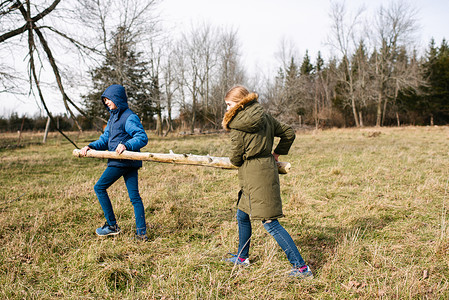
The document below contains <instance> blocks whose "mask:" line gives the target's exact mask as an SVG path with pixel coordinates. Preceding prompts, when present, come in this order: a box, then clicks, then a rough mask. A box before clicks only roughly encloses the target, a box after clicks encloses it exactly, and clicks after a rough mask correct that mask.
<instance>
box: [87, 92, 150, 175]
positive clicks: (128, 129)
mask: <svg viewBox="0 0 449 300" xmlns="http://www.w3.org/2000/svg"><path fill="white" fill-rule="evenodd" d="M103 98H108V99H109V100H111V101H112V102H114V104H115V105H116V106H117V109H114V110H110V109H109V108H108V107H107V106H106V104H105V103H104V102H103V104H104V105H105V107H106V109H107V110H108V111H109V113H110V114H111V116H110V117H109V120H108V124H107V125H106V128H105V130H104V133H103V134H102V135H101V136H100V137H99V139H98V140H97V141H95V142H92V143H90V144H89V147H90V148H92V149H95V150H108V151H115V149H116V148H117V146H118V145H119V144H123V145H125V147H126V150H129V151H137V152H139V151H140V149H141V148H142V147H144V146H145V145H146V144H147V143H148V137H147V134H146V133H145V130H144V129H143V126H142V123H141V122H140V119H139V117H138V116H137V115H136V114H135V113H133V111H132V110H131V109H129V107H128V97H127V96H126V92H125V88H124V87H123V86H121V85H118V84H113V85H111V86H109V87H108V88H107V89H106V90H105V91H104V93H103V95H101V101H103ZM108 166H113V167H131V168H140V167H142V161H140V160H127V159H108Z"/></svg>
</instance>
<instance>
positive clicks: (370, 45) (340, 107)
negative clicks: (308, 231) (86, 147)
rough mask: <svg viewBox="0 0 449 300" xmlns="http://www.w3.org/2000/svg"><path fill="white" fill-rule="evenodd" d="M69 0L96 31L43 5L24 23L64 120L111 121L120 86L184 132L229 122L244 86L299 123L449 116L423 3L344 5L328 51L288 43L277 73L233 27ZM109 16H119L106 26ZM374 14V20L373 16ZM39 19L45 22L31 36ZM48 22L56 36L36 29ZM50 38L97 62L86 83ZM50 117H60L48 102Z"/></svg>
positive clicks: (132, 1)
mask: <svg viewBox="0 0 449 300" xmlns="http://www.w3.org/2000/svg"><path fill="white" fill-rule="evenodd" d="M30 2H39V1H30V0H29V1H24V2H23V3H21V2H20V1H4V2H3V3H2V4H1V6H0V12H1V14H0V16H2V18H3V19H5V17H6V16H7V17H9V18H11V20H13V19H14V18H13V17H14V13H15V12H17V11H19V12H21V14H22V15H25V16H26V15H29V16H31V15H32V12H33V6H32V5H30V4H31V3H30ZM59 2H60V1H54V2H53V3H52V4H51V5H50V6H49V7H48V8H47V9H46V10H44V11H45V12H47V13H46V15H45V18H50V16H53V15H54V16H55V17H58V15H57V14H56V12H57V11H58V7H59V6H60V5H61V4H60V3H59ZM67 3H70V5H72V6H70V5H69V7H61V11H64V12H66V15H65V17H66V19H68V16H71V18H70V20H72V22H74V20H75V21H76V20H77V21H80V25H79V26H84V28H85V29H86V30H87V29H89V28H90V30H91V32H92V36H89V35H88V34H85V35H84V36H75V35H74V33H73V32H63V31H62V29H59V28H53V27H50V26H49V25H45V26H44V25H39V26H38V25H37V23H38V22H41V21H42V20H43V19H44V17H42V16H43V14H42V13H41V12H39V13H38V12H37V11H36V16H40V19H37V18H34V19H33V18H32V17H31V18H28V19H26V18H25V19H26V20H28V21H27V22H26V24H28V27H27V26H25V28H24V29H23V32H26V31H27V30H28V32H29V39H28V41H30V39H31V41H33V38H36V35H37V36H38V38H39V40H40V41H41V44H42V45H43V46H42V47H41V48H39V47H38V46H37V45H36V43H34V42H28V48H29V51H28V53H29V58H30V59H32V58H33V57H36V56H37V54H35V52H38V51H39V49H41V51H43V52H44V53H46V54H47V57H48V60H49V62H50V63H49V64H50V66H52V69H53V71H54V73H55V74H56V81H57V85H58V87H59V90H60V91H61V94H62V97H61V98H62V101H63V102H64V105H65V107H66V109H67V113H66V117H67V118H71V119H72V121H68V124H72V127H73V128H71V129H78V130H82V129H84V130H85V129H91V128H101V127H102V125H103V124H104V122H105V121H106V120H107V118H108V114H107V111H106V109H105V108H104V107H103V104H102V103H101V101H100V95H101V93H102V92H103V91H104V89H105V88H106V87H107V86H109V85H110V84H113V83H119V84H122V85H124V86H125V88H126V89H127V93H128V97H129V103H130V106H131V108H132V109H133V110H134V111H135V112H136V113H137V114H138V116H139V117H140V118H141V120H142V122H143V124H144V126H145V127H146V129H151V130H155V131H156V133H157V134H167V133H168V132H170V131H172V130H175V129H176V130H180V131H188V132H192V133H193V132H196V131H204V130H218V129H220V124H221V118H222V116H223V114H224V112H225V109H226V108H225V105H224V102H223V98H224V95H225V93H226V91H227V90H228V89H229V88H231V87H232V86H233V85H235V84H244V85H246V86H247V87H249V88H250V89H251V90H254V91H256V92H257V93H259V95H260V98H259V99H260V100H259V101H260V102H261V103H262V104H263V105H264V106H265V107H266V109H267V110H268V111H269V112H270V113H271V114H273V115H274V116H275V117H277V118H279V119H281V120H283V121H284V122H287V123H289V124H291V125H293V126H297V127H299V126H310V127H315V128H322V127H333V126H337V127H350V126H356V127H363V126H393V125H394V126H400V125H403V124H413V125H426V124H429V125H433V124H447V123H448V121H449V48H448V45H447V42H446V40H444V39H443V40H442V41H441V43H439V44H436V42H435V41H434V40H431V41H429V44H428V46H427V47H426V49H420V48H418V46H415V34H416V33H417V31H418V21H417V20H416V11H415V10H414V9H413V8H412V7H411V6H409V5H408V4H407V3H406V2H401V1H395V2H391V3H390V5H389V6H387V7H383V6H381V7H379V9H378V10H377V11H376V13H375V14H374V17H371V18H369V17H368V16H367V13H366V12H365V11H363V10H359V11H357V12H355V14H352V15H350V14H349V13H350V12H348V11H347V10H346V8H345V6H344V4H342V3H337V2H334V3H333V4H332V7H331V10H330V14H329V15H330V19H331V24H332V25H331V28H330V30H329V35H328V40H327V47H329V48H330V49H331V50H332V51H331V55H330V56H329V57H327V58H324V57H323V56H322V54H321V53H322V52H321V51H319V52H318V53H317V55H316V57H315V58H311V57H310V56H309V53H308V51H307V50H306V52H305V54H304V55H302V56H301V55H300V54H299V51H297V50H296V49H295V47H294V46H291V45H290V46H287V43H281V45H280V46H279V47H280V51H279V54H278V56H279V57H278V62H279V68H278V70H277V71H276V72H275V74H260V73H259V74H248V72H247V70H246V69H245V64H244V62H243V61H242V53H241V43H240V41H239V36H238V31H237V30H235V29H227V28H220V27H215V26H212V25H210V24H208V23H197V24H196V25H192V26H191V27H189V28H186V29H185V30H183V31H182V32H181V34H180V35H178V36H174V35H172V34H171V31H170V30H167V29H164V28H162V27H160V26H158V25H157V24H158V22H157V21H158V16H155V15H154V11H155V10H156V7H157V2H156V1H139V0H126V1H118V2H117V1H114V0H108V1H107V0H104V1H95V2H92V1H84V0H83V1H78V2H75V1H68V2H66V4H65V5H68V4H67ZM13 4H14V5H15V6H7V5H13ZM19 4H21V5H22V6H20V5H19ZM114 4H116V5H117V6H114ZM36 7H38V6H35V7H34V10H36ZM73 7H76V8H78V9H79V10H80V11H81V12H82V13H79V14H77V15H70V13H72V12H73V11H75V10H73ZM114 7H115V8H117V9H116V10H115V11H114V13H115V14H116V15H115V18H110V17H108V14H110V13H112V12H111V11H108V9H109V8H111V9H112V8H114ZM130 7H133V9H132V10H130V9H129V8H130ZM124 8H128V9H124ZM50 9H51V10H50ZM150 12H152V13H150ZM150 16H151V17H150ZM30 19H31V21H32V20H35V21H33V22H31V21H30ZM111 19H112V20H115V22H112V23H108V22H110V20H111ZM367 20H369V22H370V24H371V26H369V27H367V26H366V25H364V24H365V23H366V22H365V21H367ZM58 21H60V22H62V20H60V19H58ZM11 24H13V23H11ZM82 24H84V25H82ZM86 24H87V25H86ZM11 26H12V25H11ZM13 27H14V26H13ZM5 28H8V27H7V26H5ZM11 28H12V27H11ZM33 28H34V29H35V30H36V28H37V29H38V30H40V31H37V33H36V34H34V35H33V34H31V33H30V31H32V30H31V29H33ZM44 30H47V31H48V33H47V35H44V34H38V33H39V32H41V31H44ZM13 31H14V30H13V29H11V31H9V32H6V33H3V34H1V35H0V45H4V44H5V43H6V41H7V40H11V39H12V38H11V37H12V36H13V35H12V34H13V33H11V32H13ZM16 32H17V31H16ZM7 34H9V35H7ZM10 36H11V37H10ZM17 36H19V34H17ZM41 36H42V37H41ZM50 37H54V40H53V43H56V42H55V41H59V40H61V39H62V40H65V41H67V42H68V44H69V45H71V46H73V45H75V46H76V47H72V48H74V50H77V51H78V52H77V53H78V54H79V56H80V57H81V58H82V59H83V60H84V61H85V62H86V63H85V65H87V66H88V70H81V71H80V74H81V75H80V78H83V80H82V81H81V80H79V79H78V80H79V81H76V80H77V79H76V76H73V72H72V73H70V76H67V75H68V74H67V73H66V72H65V70H64V69H63V68H58V66H59V65H63V63H62V62H61V61H62V60H63V57H61V58H59V59H57V58H55V57H56V55H57V53H59V52H58V50H59V51H60V49H59V48H57V47H56V46H54V47H55V48H54V49H55V50H54V52H55V54H54V55H53V54H51V53H52V52H51V46H52V45H55V44H52V43H51V42H47V41H46V40H49V41H50ZM87 38H90V39H87ZM30 44H31V46H30ZM65 49H66V51H67V48H65ZM39 61H40V60H39ZM36 62H37V60H34V61H32V63H30V64H29V68H30V70H31V72H30V74H33V76H30V78H29V82H30V86H31V88H30V89H31V91H34V92H36V93H37V94H38V95H39V97H40V99H41V102H42V103H43V105H44V106H45V107H46V102H47V101H46V100H45V97H44V95H43V92H42V88H41V86H42V84H40V81H41V79H40V77H39V75H38V74H37V72H36V69H37V67H36V66H35V64H36ZM2 74H3V75H2ZM2 74H0V82H1V83H2V85H3V89H4V90H7V89H8V90H14V84H15V80H14V78H15V77H14V76H10V75H11V74H6V73H2ZM7 75H8V76H7ZM33 83H34V85H33ZM73 86H78V87H80V86H81V87H83V88H82V90H83V91H82V92H80V91H78V94H79V95H76V96H78V97H79V100H78V101H72V98H74V97H69V96H68V95H67V94H68V93H67V92H66V89H67V90H69V89H70V87H73ZM79 90H81V89H79ZM75 102H76V103H75ZM72 106H74V107H75V111H73V110H72V108H71V107H72ZM47 114H48V115H49V116H50V115H51V111H50V110H49V109H48V110H47ZM53 119H54V120H53V122H52V123H55V122H56V119H55V118H53ZM3 123H4V122H3ZM3 123H2V124H3ZM55 128H56V127H55Z"/></svg>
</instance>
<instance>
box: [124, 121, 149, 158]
mask: <svg viewBox="0 0 449 300" xmlns="http://www.w3.org/2000/svg"><path fill="white" fill-rule="evenodd" d="M125 131H126V133H128V134H129V135H130V136H132V138H131V139H129V140H128V141H126V143H125V147H126V150H129V151H137V150H140V148H143V147H145V145H146V144H148V136H147V134H146V132H145V129H143V126H142V123H141V122H140V119H139V117H138V116H137V115H136V114H132V115H130V116H129V117H128V119H127V120H126V123H125Z"/></svg>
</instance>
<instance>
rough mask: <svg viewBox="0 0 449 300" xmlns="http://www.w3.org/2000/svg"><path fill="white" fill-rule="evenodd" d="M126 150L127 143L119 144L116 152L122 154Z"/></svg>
mask: <svg viewBox="0 0 449 300" xmlns="http://www.w3.org/2000/svg"><path fill="white" fill-rule="evenodd" d="M125 150H126V147H125V145H123V144H118V146H117V148H116V149H115V152H117V153H118V154H122V152H123V151H125Z"/></svg>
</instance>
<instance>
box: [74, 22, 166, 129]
mask: <svg viewBox="0 0 449 300" xmlns="http://www.w3.org/2000/svg"><path fill="white" fill-rule="evenodd" d="M132 36H133V35H132V34H131V32H129V30H128V29H126V28H124V27H118V28H117V31H116V32H115V33H114V34H113V39H112V42H111V45H110V47H109V49H108V50H107V52H106V56H105V60H104V62H103V64H102V65H101V66H100V67H98V68H95V69H93V70H91V71H90V75H91V78H92V82H93V89H92V91H91V92H90V93H89V94H87V95H85V96H84V97H83V98H84V103H85V106H86V110H87V112H88V114H89V115H90V116H93V117H101V118H103V119H107V118H108V117H109V114H108V112H107V110H106V109H105V107H104V105H103V103H102V102H101V101H100V97H101V94H102V93H103V91H104V90H105V89H106V88H107V87H108V86H110V85H111V84H121V85H123V86H124V87H125V89H126V93H127V96H128V104H129V106H130V108H131V109H132V110H133V111H134V112H135V113H136V114H137V115H138V116H139V118H140V119H141V120H142V122H149V121H151V119H152V116H153V115H154V105H153V101H152V98H151V94H153V93H154V91H153V90H154V89H159V87H156V86H155V85H154V84H153V82H152V80H151V77H150V76H149V75H148V72H147V62H145V61H143V60H142V59H141V55H142V53H140V52H136V50H135V47H136V43H135V41H134V40H133V39H132Z"/></svg>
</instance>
